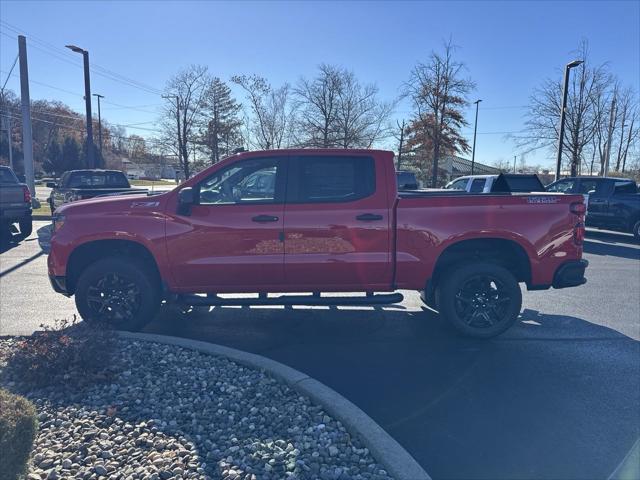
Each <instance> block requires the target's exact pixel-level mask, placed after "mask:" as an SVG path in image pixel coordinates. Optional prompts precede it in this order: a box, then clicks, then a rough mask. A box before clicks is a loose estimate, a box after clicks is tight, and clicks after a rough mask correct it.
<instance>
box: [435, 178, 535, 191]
mask: <svg viewBox="0 0 640 480" xmlns="http://www.w3.org/2000/svg"><path fill="white" fill-rule="evenodd" d="M445 189H448V190H460V191H465V192H467V193H514V192H520V193H525V192H544V190H545V188H544V185H543V184H542V182H541V181H540V179H539V178H538V176H537V175H536V174H527V173H501V174H499V175H468V176H465V177H459V178H457V179H455V180H453V181H451V182H449V183H447V185H446V186H445Z"/></svg>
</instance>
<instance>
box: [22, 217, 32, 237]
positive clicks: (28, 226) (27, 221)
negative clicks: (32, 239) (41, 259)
mask: <svg viewBox="0 0 640 480" xmlns="http://www.w3.org/2000/svg"><path fill="white" fill-rule="evenodd" d="M18 226H19V227H20V235H22V236H23V237H24V238H27V237H28V236H29V235H31V232H33V221H32V219H31V217H29V218H23V219H22V220H20V221H19V222H18Z"/></svg>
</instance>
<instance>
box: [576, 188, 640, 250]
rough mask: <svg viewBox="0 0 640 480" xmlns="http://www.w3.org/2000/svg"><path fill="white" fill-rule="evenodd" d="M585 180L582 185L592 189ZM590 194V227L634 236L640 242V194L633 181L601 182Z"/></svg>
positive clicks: (588, 224)
mask: <svg viewBox="0 0 640 480" xmlns="http://www.w3.org/2000/svg"><path fill="white" fill-rule="evenodd" d="M582 180H583V181H582V182H581V184H582V185H585V184H586V185H591V183H587V182H586V181H584V179H582ZM587 193H588V195H589V206H588V211H587V216H586V224H587V226H589V227H596V228H605V229H609V230H615V231H619V232H625V233H632V234H633V236H634V237H635V238H636V239H637V240H640V193H638V186H637V185H636V183H635V182H634V181H633V180H629V179H620V178H600V179H598V181H596V182H595V188H594V189H592V190H589V191H588V192H587Z"/></svg>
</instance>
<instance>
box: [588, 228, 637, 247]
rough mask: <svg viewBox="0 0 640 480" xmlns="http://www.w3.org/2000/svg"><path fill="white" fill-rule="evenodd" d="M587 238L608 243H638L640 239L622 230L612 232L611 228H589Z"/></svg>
mask: <svg viewBox="0 0 640 480" xmlns="http://www.w3.org/2000/svg"><path fill="white" fill-rule="evenodd" d="M586 238H587V239H593V240H599V241H601V242H608V243H626V244H628V245H636V246H637V245H638V241H637V240H636V239H635V238H634V237H633V235H631V234H625V233H620V232H612V231H609V230H592V229H587V232H586Z"/></svg>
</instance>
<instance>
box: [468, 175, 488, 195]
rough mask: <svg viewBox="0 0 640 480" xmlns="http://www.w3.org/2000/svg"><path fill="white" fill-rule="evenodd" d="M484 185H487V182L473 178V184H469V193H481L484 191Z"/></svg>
mask: <svg viewBox="0 0 640 480" xmlns="http://www.w3.org/2000/svg"><path fill="white" fill-rule="evenodd" d="M485 183H487V180H486V179H484V178H474V179H473V182H471V189H470V190H469V191H470V192H471V193H482V192H483V191H484V185H485Z"/></svg>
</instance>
